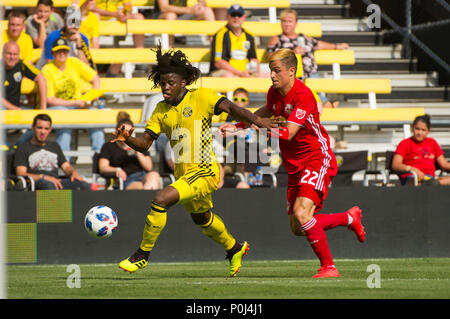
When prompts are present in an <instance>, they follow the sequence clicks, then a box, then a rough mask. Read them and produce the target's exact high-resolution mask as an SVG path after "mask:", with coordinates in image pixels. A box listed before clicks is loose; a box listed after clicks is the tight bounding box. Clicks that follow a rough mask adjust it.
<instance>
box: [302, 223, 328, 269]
mask: <svg viewBox="0 0 450 319" xmlns="http://www.w3.org/2000/svg"><path fill="white" fill-rule="evenodd" d="M301 227H302V229H303V231H304V232H305V234H306V238H308V241H309V244H310V245H311V248H312V249H313V250H314V253H315V254H316V256H317V258H319V260H320V265H321V267H328V266H334V262H333V258H332V257H331V252H330V248H329V247H328V241H327V236H326V235H325V231H324V230H323V228H322V227H321V226H320V225H319V223H318V222H317V220H316V218H314V217H313V218H311V219H310V220H309V221H307V222H306V223H304V224H303V225H302V226H301Z"/></svg>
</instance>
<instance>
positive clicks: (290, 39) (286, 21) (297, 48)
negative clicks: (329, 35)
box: [267, 9, 349, 107]
mask: <svg viewBox="0 0 450 319" xmlns="http://www.w3.org/2000/svg"><path fill="white" fill-rule="evenodd" d="M297 19H298V15H297V11H295V10H293V9H285V10H283V11H282V12H281V14H280V20H281V29H282V31H283V33H282V34H280V35H277V36H274V37H272V38H270V39H269V42H268V44H267V56H268V57H270V56H271V55H272V54H273V53H274V52H275V51H276V50H278V49H281V48H288V49H292V50H294V52H295V53H296V54H300V55H301V56H302V63H303V77H304V78H309V77H319V73H318V72H317V64H316V61H315V59H314V51H316V50H345V49H348V47H349V46H348V44H347V43H336V44H335V43H330V42H325V41H322V40H317V39H314V38H312V37H309V36H306V35H304V34H297V33H296V31H295V29H296V27H297ZM319 96H320V99H321V101H322V104H323V106H324V107H338V105H339V102H338V101H334V102H330V101H329V100H328V99H327V98H326V96H325V94H321V93H319Z"/></svg>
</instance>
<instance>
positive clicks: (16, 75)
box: [13, 72, 22, 82]
mask: <svg viewBox="0 0 450 319" xmlns="http://www.w3.org/2000/svg"><path fill="white" fill-rule="evenodd" d="M13 78H14V81H16V82H20V81H22V73H21V72H16V73H14V74H13Z"/></svg>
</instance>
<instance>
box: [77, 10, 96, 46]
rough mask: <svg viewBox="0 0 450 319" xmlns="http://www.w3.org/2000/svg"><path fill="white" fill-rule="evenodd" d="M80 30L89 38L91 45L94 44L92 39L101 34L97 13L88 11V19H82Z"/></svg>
mask: <svg viewBox="0 0 450 319" xmlns="http://www.w3.org/2000/svg"><path fill="white" fill-rule="evenodd" d="M80 32H81V33H83V34H84V35H85V36H86V37H87V38H88V39H89V46H92V39H93V38H98V37H99V36H100V24H99V20H98V16H97V15H96V14H95V13H93V12H92V11H89V12H88V14H87V16H86V19H84V20H83V21H81V26H80Z"/></svg>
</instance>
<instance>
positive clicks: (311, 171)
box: [287, 160, 337, 215]
mask: <svg viewBox="0 0 450 319" xmlns="http://www.w3.org/2000/svg"><path fill="white" fill-rule="evenodd" d="M334 163H335V161H334V162H333V161H332V162H331V165H327V163H326V162H325V164H324V161H323V160H312V161H310V162H309V163H308V164H307V165H305V166H304V167H303V168H302V169H301V170H300V171H298V172H297V173H294V174H289V177H288V188H287V213H288V215H290V214H292V211H293V208H294V203H295V200H296V199H297V197H306V198H309V199H311V200H312V201H313V202H314V204H315V205H316V209H315V212H318V211H319V210H321V209H322V207H323V201H324V200H325V198H326V197H327V194H328V187H329V185H330V183H331V180H332V179H333V177H334V176H336V173H337V165H334Z"/></svg>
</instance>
